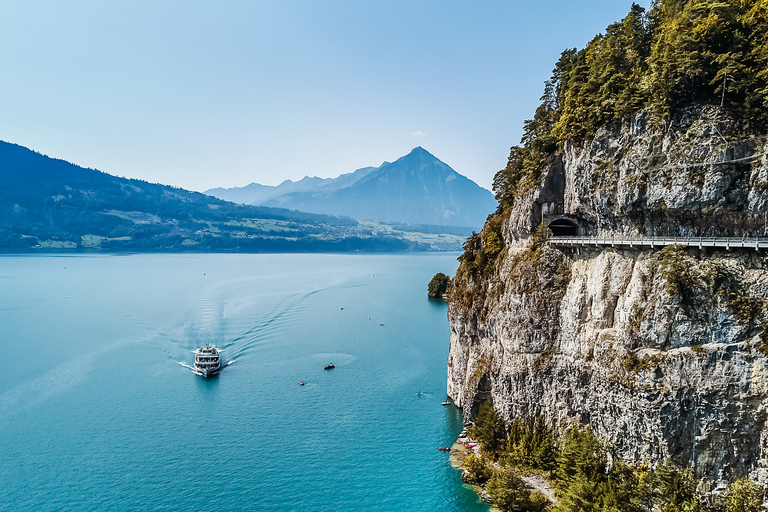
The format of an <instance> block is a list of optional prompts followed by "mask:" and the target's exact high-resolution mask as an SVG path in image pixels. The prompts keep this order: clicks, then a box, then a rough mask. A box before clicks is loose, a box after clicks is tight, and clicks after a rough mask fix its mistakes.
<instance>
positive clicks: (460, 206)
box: [206, 147, 496, 228]
mask: <svg viewBox="0 0 768 512" xmlns="http://www.w3.org/2000/svg"><path fill="white" fill-rule="evenodd" d="M206 194H211V195H214V196H216V197H219V198H221V199H227V200H231V201H240V202H244V203H249V204H254V205H262V206H274V207H282V208H290V209H294V210H301V211H305V212H312V213H324V214H329V215H343V216H347V217H352V218H355V219H373V220H379V221H384V222H400V223H410V224H429V225H435V226H468V227H473V228H479V227H480V226H482V225H483V222H484V221H485V218H486V216H487V215H488V211H491V210H493V209H494V208H495V207H496V200H495V199H494V197H493V194H492V193H491V192H490V191H488V190H486V189H484V188H482V187H480V186H478V185H477V184H476V183H474V182H473V181H471V180H469V179H467V178H466V177H464V176H462V175H461V174H459V173H457V172H456V171H454V170H453V169H451V168H450V167H449V166H448V165H447V164H445V163H443V162H441V161H440V160H439V159H437V158H436V157H435V156H434V155H432V154H431V153H429V152H428V151H426V150H425V149H423V148H421V147H417V148H415V149H414V150H413V151H411V152H410V153H409V154H408V155H406V156H404V157H402V158H400V159H398V160H396V161H394V162H392V163H390V162H384V163H383V164H382V165H381V166H379V167H365V168H363V169H358V170H357V171H355V172H352V173H348V174H342V175H341V176H339V177H338V178H328V179H321V178H310V177H305V178H304V179H302V180H300V181H298V182H292V181H285V182H283V183H281V184H280V185H278V186H277V187H265V186H263V185H258V184H255V183H252V184H251V185H248V186H247V187H243V188H232V189H212V190H208V191H206Z"/></svg>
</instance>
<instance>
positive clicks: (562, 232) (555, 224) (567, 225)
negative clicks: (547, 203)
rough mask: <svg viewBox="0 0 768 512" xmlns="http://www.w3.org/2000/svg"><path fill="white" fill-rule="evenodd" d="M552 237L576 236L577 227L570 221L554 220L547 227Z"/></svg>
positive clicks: (577, 232) (577, 233)
mask: <svg viewBox="0 0 768 512" xmlns="http://www.w3.org/2000/svg"><path fill="white" fill-rule="evenodd" d="M547 228H548V229H549V230H550V231H551V232H552V236H578V235H579V225H578V224H576V222H574V221H572V220H570V219H563V218H560V219H555V220H553V221H552V222H550V223H549V225H547Z"/></svg>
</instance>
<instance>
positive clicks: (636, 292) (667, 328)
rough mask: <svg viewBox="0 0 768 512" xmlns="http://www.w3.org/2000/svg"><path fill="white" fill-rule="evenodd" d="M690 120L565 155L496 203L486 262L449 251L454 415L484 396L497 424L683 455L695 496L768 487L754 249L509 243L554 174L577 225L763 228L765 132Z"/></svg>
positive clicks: (468, 411)
mask: <svg viewBox="0 0 768 512" xmlns="http://www.w3.org/2000/svg"><path fill="white" fill-rule="evenodd" d="M697 115H698V117H696V116H693V115H692V116H691V118H690V119H682V120H678V121H677V124H676V125H674V126H670V127H666V128H665V127H662V128H655V129H651V128H650V127H649V126H647V124H646V122H645V120H644V118H643V117H642V116H640V117H638V119H636V120H635V122H634V123H633V124H632V125H631V126H630V127H625V128H624V129H615V130H613V131H610V130H603V131H601V132H599V133H598V135H597V136H596V137H595V139H594V140H593V141H592V142H591V144H590V145H589V146H588V147H586V148H582V149H580V150H578V149H576V148H575V147H566V148H565V151H564V153H563V154H562V155H560V156H559V157H558V160H557V161H556V162H554V163H553V164H552V165H550V167H548V168H547V169H544V170H543V172H542V176H541V180H540V188H539V189H537V190H533V191H529V192H527V193H526V194H525V195H523V196H521V197H519V198H516V200H515V205H514V207H512V208H510V209H507V210H506V212H505V217H504V219H503V226H502V228H501V234H502V236H503V238H504V245H505V250H504V251H502V252H501V253H500V254H499V255H498V257H496V259H495V261H494V263H493V268H492V271H489V270H486V271H482V270H478V269H477V268H473V267H472V266H471V265H470V264H468V261H469V258H467V257H466V256H467V255H465V261H463V262H462V264H461V266H460V268H459V270H458V271H457V275H456V278H455V280H454V291H453V292H452V298H451V304H450V307H449V313H448V317H449V321H450V325H451V342H450V354H449V358H448V394H449V396H450V397H451V398H452V399H453V400H454V402H455V403H456V405H458V406H459V407H462V408H463V410H464V414H465V416H466V417H467V418H468V419H471V418H473V417H474V414H475V412H476V410H477V407H478V406H479V404H480V402H482V401H483V400H487V399H491V400H493V403H494V405H495V407H496V408H497V410H498V411H499V412H500V413H501V415H502V417H504V418H505V419H506V420H507V421H510V420H511V419H513V418H515V417H520V416H528V415H539V414H542V415H544V417H545V419H546V420H547V421H548V422H549V423H550V424H555V425H557V424H563V423H566V422H578V423H581V424H585V425H589V426H590V427H591V428H592V429H593V431H594V432H595V433H596V434H597V435H598V436H599V437H602V438H603V439H604V440H605V441H607V442H608V443H609V446H610V450H611V453H612V455H613V456H614V457H619V458H621V459H624V460H625V461H629V462H648V463H651V464H653V465H655V464H657V463H659V462H661V461H663V460H665V459H668V458H669V459H671V460H672V461H673V462H675V463H677V464H679V465H680V466H688V465H694V464H695V467H696V472H697V475H698V476H699V477H701V478H702V479H703V480H702V482H703V483H702V490H704V491H706V490H710V489H715V488H718V487H720V488H721V487H722V486H723V485H724V483H725V481H727V480H730V479H733V478H739V477H741V476H744V475H749V476H750V477H751V478H753V479H754V480H756V481H757V482H758V483H760V484H762V485H768V429H767V428H766V420H768V410H767V409H766V407H767V406H768V400H766V398H767V397H768V362H767V360H766V356H765V354H764V352H768V350H767V349H768V314H767V313H766V304H768V255H766V253H765V252H760V253H758V252H755V251H752V252H746V251H745V252H737V251H700V250H696V249H690V250H683V249H679V248H675V247H669V248H667V249H664V250H661V251H659V250H655V251H653V250H623V249H618V248H608V249H600V248H580V249H573V250H571V249H567V250H563V251H561V250H558V249H556V248H553V247H550V246H547V245H544V246H543V247H540V248H538V249H536V250H532V249H529V248H525V247H526V246H527V245H528V243H529V239H530V235H531V233H532V232H533V229H534V226H535V225H536V224H538V222H539V221H540V215H541V210H538V211H537V210H536V208H537V201H539V202H546V201H556V200H558V198H554V199H553V198H552V197H550V196H551V194H552V190H553V187H552V183H553V178H552V176H553V175H555V174H558V175H559V178H558V179H562V182H563V186H562V187H560V190H562V198H560V199H559V200H561V201H562V204H563V215H565V216H567V217H569V218H571V219H576V220H577V221H578V222H579V223H580V226H581V227H582V228H583V231H584V232H586V233H591V234H596V233H600V234H610V233H622V234H634V235H637V236H650V235H662V234H676V235H690V236H700V235H701V236H706V235H714V234H717V235H732V236H739V235H753V236H754V235H756V234H759V235H762V234H763V229H764V216H765V211H766V206H768V205H767V204H766V203H767V202H768V195H766V194H767V193H768V159H767V157H766V156H765V154H764V153H765V151H766V144H765V141H761V140H757V139H754V138H748V137H743V138H738V137H736V136H734V135H729V133H731V132H730V131H729V130H728V126H727V122H724V121H722V120H717V119H716V118H715V117H707V116H708V113H707V112H699V113H697ZM723 134H724V135H725V136H723ZM726 161H727V162H731V163H724V162H726ZM693 164H696V166H693ZM686 166H687V167H686ZM555 181H557V180H555ZM545 189H549V190H545ZM554 189H557V187H556V186H555V187H554ZM547 195H548V196H547ZM544 196H547V197H544ZM531 212H533V213H531ZM537 217H539V218H537ZM470 256H471V255H470Z"/></svg>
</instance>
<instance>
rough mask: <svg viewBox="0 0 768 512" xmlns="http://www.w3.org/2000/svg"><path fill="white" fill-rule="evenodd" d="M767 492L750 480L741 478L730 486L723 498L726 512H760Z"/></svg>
mask: <svg viewBox="0 0 768 512" xmlns="http://www.w3.org/2000/svg"><path fill="white" fill-rule="evenodd" d="M764 497H765V492H764V491H763V489H762V488H760V486H759V485H757V484H756V483H755V482H753V481H752V480H750V479H749V478H746V477H744V478H741V479H739V480H735V481H733V482H730V483H729V484H728V487H727V489H726V491H725V496H723V501H724V502H725V512H760V511H761V510H763V508H762V503H763V498H764Z"/></svg>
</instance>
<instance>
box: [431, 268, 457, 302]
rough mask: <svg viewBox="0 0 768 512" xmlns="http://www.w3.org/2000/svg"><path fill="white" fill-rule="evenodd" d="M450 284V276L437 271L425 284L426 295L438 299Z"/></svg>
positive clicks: (446, 291) (447, 289)
mask: <svg viewBox="0 0 768 512" xmlns="http://www.w3.org/2000/svg"><path fill="white" fill-rule="evenodd" d="M450 286H451V278H450V277H448V276H447V275H445V274H443V273H442V272H438V273H437V274H435V276H434V277H433V278H432V280H431V281H429V285H427V292H428V293H427V296H429V297H432V298H433V299H440V298H442V297H443V295H445V294H446V293H448V291H449V289H450Z"/></svg>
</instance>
